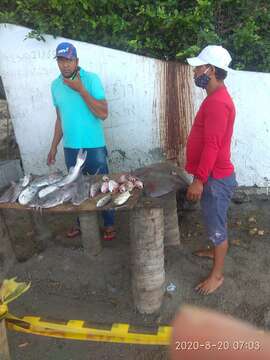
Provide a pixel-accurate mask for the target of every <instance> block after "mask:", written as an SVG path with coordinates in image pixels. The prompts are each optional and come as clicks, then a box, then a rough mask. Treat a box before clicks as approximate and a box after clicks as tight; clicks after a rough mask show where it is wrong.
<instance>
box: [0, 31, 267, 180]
mask: <svg viewBox="0 0 270 360" xmlns="http://www.w3.org/2000/svg"><path fill="white" fill-rule="evenodd" d="M28 32H29V29H26V28H23V27H19V26H13V25H7V26H5V25H0V43H1V46H0V75H1V76H2V79H3V83H4V86H5V90H6V94H7V98H8V102H9V108H10V112H11V116H12V121H13V124H14V128H15V133H16V137H17V140H18V143H19V146H20V150H21V155H22V160H23V165H24V168H25V171H26V172H33V173H44V172H46V171H47V169H46V166H45V163H46V156H47V153H48V150H49V147H50V142H51V139H52V133H53V126H54V120H55V113H54V112H55V110H54V108H53V105H52V101H51V95H50V84H51V81H52V80H53V79H54V78H55V77H56V76H57V75H58V68H57V64H56V62H55V60H54V59H53V56H54V51H55V47H56V45H57V44H58V43H59V42H60V41H63V40H64V39H63V38H57V39H54V38H53V37H51V36H46V42H45V43H44V42H38V41H36V40H32V39H28V40H26V41H24V38H25V36H26V35H27V33H28ZM72 42H73V43H74V45H75V46H76V47H77V49H78V54H79V58H80V65H81V66H82V67H84V68H85V69H87V70H89V71H93V72H96V73H98V74H99V75H100V77H101V79H102V82H103V84H104V86H105V89H106V95H107V99H108V102H109V107H110V116H109V118H108V119H107V120H106V121H105V123H104V126H105V133H106V138H107V143H108V147H109V149H110V152H111V154H110V155H111V156H110V157H111V161H112V168H113V170H115V171H117V170H120V169H122V170H123V169H130V168H132V167H133V168H134V167H138V166H140V165H143V164H147V163H151V162H154V161H157V160H159V159H160V158H161V157H162V154H161V152H160V133H159V119H160V116H161V114H160V111H161V110H160V106H159V103H160V89H159V87H160V78H161V77H160V73H161V70H162V62H161V61H156V60H153V59H149V58H145V57H142V56H136V55H132V54H128V53H125V52H121V51H117V50H112V49H107V48H103V47H99V46H95V45H91V44H86V43H82V42H78V41H72ZM226 84H227V86H228V89H229V91H230V93H231V95H232V97H233V99H234V101H235V105H236V108H237V117H236V123H235V132H234V137H233V146H232V158H233V162H234V164H235V167H236V172H237V179H238V182H239V185H247V186H250V185H254V184H257V185H258V186H265V185H266V180H265V178H269V179H270V155H269V154H270V141H269V140H270V133H269V129H270V121H269V120H270V119H269V115H268V105H269V104H270V74H264V73H252V72H244V71H234V72H231V73H230V74H229V76H228V79H227V80H226ZM194 94H195V95H194V106H195V108H198V106H199V104H200V102H201V100H202V99H203V96H204V95H203V92H202V91H200V90H198V89H195V88H194ZM60 148H61V146H60ZM57 167H59V168H63V167H64V166H63V154H62V152H61V151H60V154H59V156H58V162H57Z"/></svg>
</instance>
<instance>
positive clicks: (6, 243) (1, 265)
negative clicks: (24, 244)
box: [0, 211, 15, 284]
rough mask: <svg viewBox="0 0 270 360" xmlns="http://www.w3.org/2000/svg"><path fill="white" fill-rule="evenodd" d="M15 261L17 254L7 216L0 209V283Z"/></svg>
mask: <svg viewBox="0 0 270 360" xmlns="http://www.w3.org/2000/svg"><path fill="white" fill-rule="evenodd" d="M14 262H15V254H14V252H13V249H12V246H11V241H10V236H9V231H8V227H7V225H6V221H5V217H4V216H3V213H2V211H0V284H1V283H2V281H3V280H4V278H5V276H6V274H7V272H8V271H9V269H10V267H11V266H12V265H13V264H14Z"/></svg>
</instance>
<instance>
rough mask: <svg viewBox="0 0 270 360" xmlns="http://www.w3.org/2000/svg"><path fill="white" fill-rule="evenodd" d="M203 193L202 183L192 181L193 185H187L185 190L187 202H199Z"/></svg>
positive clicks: (197, 180)
mask: <svg viewBox="0 0 270 360" xmlns="http://www.w3.org/2000/svg"><path fill="white" fill-rule="evenodd" d="M202 192H203V183H202V182H201V180H199V179H194V180H193V183H192V184H190V185H189V187H188V190H187V200H189V201H194V202H195V201H199V200H200V199H201V196H202Z"/></svg>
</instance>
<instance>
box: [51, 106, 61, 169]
mask: <svg viewBox="0 0 270 360" xmlns="http://www.w3.org/2000/svg"><path fill="white" fill-rule="evenodd" d="M62 137H63V132H62V126H61V120H60V114H59V111H58V109H56V121H55V127H54V135H53V141H52V145H51V149H50V152H49V154H48V158H47V164H48V165H52V164H54V163H55V156H56V153H57V146H58V144H59V143H60V141H61V139H62Z"/></svg>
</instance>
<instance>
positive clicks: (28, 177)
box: [22, 174, 32, 188]
mask: <svg viewBox="0 0 270 360" xmlns="http://www.w3.org/2000/svg"><path fill="white" fill-rule="evenodd" d="M31 179H32V175H31V174H27V175H25V176H24V177H23V179H22V187H23V188H25V187H26V186H27V185H29V183H30V181H31Z"/></svg>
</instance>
